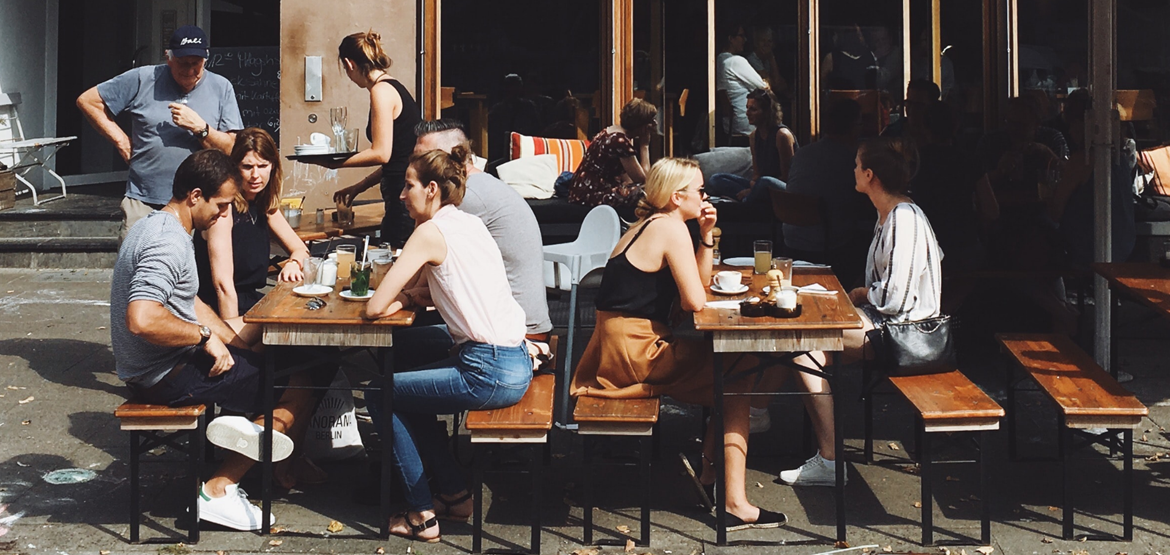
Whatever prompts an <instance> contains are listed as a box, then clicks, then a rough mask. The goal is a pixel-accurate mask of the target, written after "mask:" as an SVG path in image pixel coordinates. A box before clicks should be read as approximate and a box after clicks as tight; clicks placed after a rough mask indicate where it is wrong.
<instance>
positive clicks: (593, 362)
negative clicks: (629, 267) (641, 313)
mask: <svg viewBox="0 0 1170 555" xmlns="http://www.w3.org/2000/svg"><path fill="white" fill-rule="evenodd" d="M713 361H714V357H713V356H712V347H711V343H709V342H707V341H704V340H701V339H675V338H674V337H673V336H672V334H671V331H670V328H669V327H668V326H667V325H666V324H663V323H661V322H655V321H652V320H649V319H646V318H636V317H631V316H626V315H623V314H622V313H619V312H605V311H600V310H599V311H597V327H596V328H594V330H593V337H592V339H590V340H589V345H588V346H587V347H585V353H584V354H583V355H582V356H581V361H580V362H579V363H577V366H576V368H574V371H573V385H572V390H573V395H574V396H581V395H588V396H591V397H609V398H619V399H638V398H647V397H657V396H660V395H669V396H671V397H673V398H674V399H677V400H679V401H682V402H684V403H694V404H700V405H707V406H709V405H710V404H711V401H712V394H711V389H712V386H713V383H714V376H713V375H712V364H713Z"/></svg>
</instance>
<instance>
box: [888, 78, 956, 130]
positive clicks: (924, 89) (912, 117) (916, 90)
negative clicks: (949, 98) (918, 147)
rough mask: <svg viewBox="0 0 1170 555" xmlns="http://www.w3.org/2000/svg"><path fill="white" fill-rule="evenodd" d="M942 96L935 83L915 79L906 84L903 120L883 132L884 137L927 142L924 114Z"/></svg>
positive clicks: (892, 124) (890, 125)
mask: <svg viewBox="0 0 1170 555" xmlns="http://www.w3.org/2000/svg"><path fill="white" fill-rule="evenodd" d="M940 98H941V95H940V93H939V91H938V85H936V84H934V81H929V80H926V79H915V80H912V81H910V82H909V83H907V84H906V99H905V100H903V101H902V118H901V119H899V120H898V121H895V122H894V123H891V124H889V125H887V126H886V128H885V129H883V130H882V136H883V137H909V138H911V139H914V140H915V141H917V142H918V143H924V142H926V141H925V139H926V133H925V126H924V121H923V120H924V118H923V112H924V111H925V109H926V106H927V105H928V104H930V103H931V102H934V101H936V100H939V99H940Z"/></svg>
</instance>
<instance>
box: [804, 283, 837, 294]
mask: <svg viewBox="0 0 1170 555" xmlns="http://www.w3.org/2000/svg"><path fill="white" fill-rule="evenodd" d="M800 292H801V293H807V294H811V295H836V294H837V291H836V290H834V289H825V286H824V285H821V284H819V283H813V284H810V285H805V286H804V287H801V288H800Z"/></svg>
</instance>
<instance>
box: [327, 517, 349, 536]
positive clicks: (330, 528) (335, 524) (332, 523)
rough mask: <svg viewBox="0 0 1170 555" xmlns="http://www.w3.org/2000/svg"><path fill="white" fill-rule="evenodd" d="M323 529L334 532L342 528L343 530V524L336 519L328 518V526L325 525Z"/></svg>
mask: <svg viewBox="0 0 1170 555" xmlns="http://www.w3.org/2000/svg"><path fill="white" fill-rule="evenodd" d="M325 529H326V530H328V531H330V532H332V533H334V534H336V533H338V532H340V531H342V530H345V525H344V524H342V523H340V522H337V521H336V520H330V521H329V526H326V527H325Z"/></svg>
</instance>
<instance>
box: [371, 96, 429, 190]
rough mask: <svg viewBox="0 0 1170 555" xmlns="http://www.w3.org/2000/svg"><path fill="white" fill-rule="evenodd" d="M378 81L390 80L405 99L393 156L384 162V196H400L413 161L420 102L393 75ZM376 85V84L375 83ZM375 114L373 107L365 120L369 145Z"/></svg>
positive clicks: (392, 149) (395, 131) (397, 120)
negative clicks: (412, 153)
mask: <svg viewBox="0 0 1170 555" xmlns="http://www.w3.org/2000/svg"><path fill="white" fill-rule="evenodd" d="M378 83H390V86H392V87H394V90H396V91H398V96H399V97H401V98H402V111H401V112H399V113H398V117H397V118H394V145H393V146H392V147H391V149H390V159H389V160H388V161H387V162H386V163H385V164H382V198H383V199H386V200H389V199H397V198H398V193H400V192H402V184H403V182H404V180H405V179H406V166H407V165H409V163H410V153H411V152H413V151H414V143H415V141H416V140H417V137H415V136H414V126H415V125H417V124H418V122H419V120H420V119H421V116H420V114H419V110H418V104H417V103H416V102H415V101H414V97H413V96H410V91H408V90H406V87H404V86H402V83H399V82H398V80H397V79H394V78H393V77H383V78H382V79H379V80H378ZM375 86H377V83H375ZM373 124H374V114H373V111H372V110H371V113H370V116H369V118H368V119H367V120H366V140H367V141H369V142H370V144H373V143H374V134H373V129H372V127H373Z"/></svg>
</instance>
